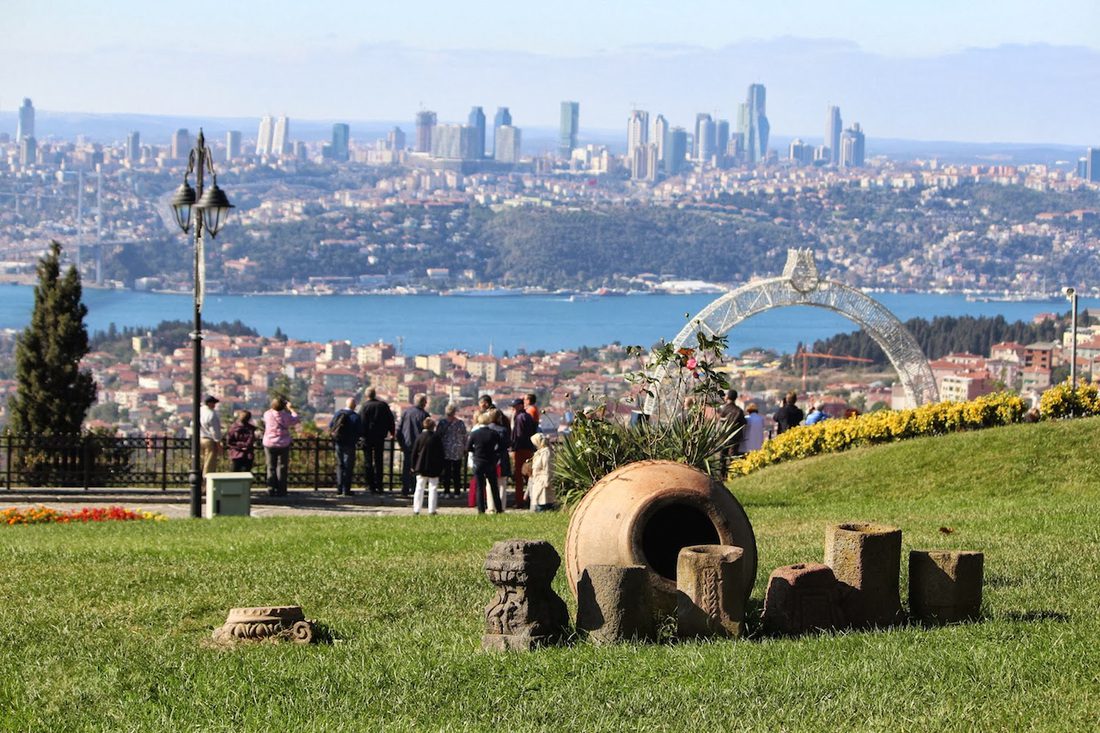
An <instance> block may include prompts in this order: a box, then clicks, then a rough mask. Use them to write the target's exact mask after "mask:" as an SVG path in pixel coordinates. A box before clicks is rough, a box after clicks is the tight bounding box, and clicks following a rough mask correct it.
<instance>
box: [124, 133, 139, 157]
mask: <svg viewBox="0 0 1100 733" xmlns="http://www.w3.org/2000/svg"><path fill="white" fill-rule="evenodd" d="M126 160H127V161H129V162H130V163H137V162H138V161H139V160H141V134H140V133H138V131H137V130H134V131H133V132H131V133H130V134H129V135H127V136H126Z"/></svg>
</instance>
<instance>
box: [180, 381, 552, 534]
mask: <svg viewBox="0 0 1100 733" xmlns="http://www.w3.org/2000/svg"><path fill="white" fill-rule="evenodd" d="M217 404H218V399H217V398H216V397H213V396H211V395H207V396H206V397H205V398H204V400H203V404H202V408H201V410H200V414H199V425H198V429H199V439H200V446H201V450H202V468H203V473H204V474H206V473H210V472H212V471H215V470H217V465H218V461H219V459H220V456H221V454H222V452H223V451H225V452H227V453H228V456H229V459H230V460H231V462H232V469H233V470H234V471H251V470H252V467H253V465H254V461H255V456H254V451H255V436H256V431H257V427H256V426H255V425H254V424H253V423H252V413H251V412H249V411H248V410H241V411H240V412H238V413H237V417H236V420H235V421H234V422H233V424H232V425H231V426H230V427H229V429H228V430H227V431H225V434H224V435H223V431H222V426H221V419H220V418H219V416H218V413H217V410H216V406H217ZM427 408H428V398H427V396H426V395H424V394H418V395H416V396H415V397H414V398H413V401H412V404H411V405H409V406H407V407H406V408H405V409H404V410H402V411H401V417H400V420H397V419H395V417H394V413H393V410H392V409H391V408H390V405H389V404H388V403H387V402H385V401H384V400H382V399H380V398H379V397H378V394H377V392H376V390H375V389H374V388H370V389H368V390H367V392H366V395H365V398H364V400H363V403H362V404H361V405H359V404H358V403H357V401H356V400H355V398H353V397H349V398H348V399H347V400H346V401H345V403H344V406H343V407H342V408H340V409H339V410H337V411H336V412H335V413H334V414H333V416H332V419H331V420H330V421H329V424H328V435H329V437H330V438H331V440H332V444H333V449H334V451H335V454H336V476H335V479H336V493H337V494H338V495H340V496H353V495H354V493H355V492H354V491H353V490H352V482H353V479H354V476H355V468H356V463H357V462H358V461H357V458H358V454H359V452H360V451H362V454H363V462H362V471H363V478H364V484H365V485H366V487H367V490H368V491H369V492H370V493H373V494H382V493H383V491H384V484H383V480H384V466H385V464H384V453H385V444H386V441H387V440H390V439H393V441H394V443H395V449H396V450H400V452H401V493H402V494H403V495H406V496H411V497H412V504H413V513H414V514H420V513H421V511H422V510H423V509H424V507H425V499H426V500H427V513H428V514H435V513H437V511H438V507H439V493H440V490H442V493H443V495H444V496H453V497H458V496H460V495H463V494H465V495H467V497H468V502H469V505H470V506H472V507H476V508H477V510H478V512H486V511H489V512H503V511H504V510H505V508H506V507H507V506H508V503H509V502H508V498H509V495H508V484H509V482H511V485H512V487H513V493H512V496H511V499H512V501H511V506H512V507H513V508H517V509H530V510H532V511H543V510H547V509H552V508H554V507H555V504H556V502H555V497H554V491H553V485H552V480H551V478H552V471H553V459H552V454H551V447H550V441H548V440H547V439H546V436H544V435H543V434H542V432H541V428H540V425H539V423H540V418H541V415H540V412H539V408H538V397H537V395H535V394H534V393H531V394H527V395H525V396H524V397H518V398H516V399H515V400H513V401H512V403H511V409H510V411H509V412H505V411H504V410H502V409H500V408H499V407H497V406H496V405H495V404H494V403H493V399H492V397H491V396H489V395H482V396H481V398H480V399H479V400H478V406H477V410H476V412H475V414H474V421H473V422H474V424H473V425H472V426H471V427H470V428H469V429H467V427H466V423H465V422H463V420H462V419H461V418H460V417H458V414H457V409H456V407H455V405H453V404H450V405H448V406H447V408H446V409H445V410H444V414H443V416H442V417H441V418H439V419H438V420H437V419H435V418H433V417H432V416H431V415H430V414H429V412H428V409H427ZM299 422H300V420H299V417H298V413H297V412H295V411H294V408H293V406H292V405H290V404H289V403H288V402H287V401H286V400H285V399H283V398H276V399H274V400H272V402H271V408H270V409H269V410H267V411H266V412H265V413H264V415H263V439H262V441H261V445H262V446H263V450H264V458H265V462H266V466H267V477H266V478H267V486H268V493H269V495H271V496H276V497H278V496H286V493H287V477H288V472H289V459H290V446H291V442H292V428H293V427H294V426H295V425H297V424H298V423H299ZM464 462H465V463H466V465H467V467H468V468H469V474H470V476H471V477H472V478H471V479H470V481H469V483H468V484H467V483H465V482H464V480H463V475H464V472H463V463H464Z"/></svg>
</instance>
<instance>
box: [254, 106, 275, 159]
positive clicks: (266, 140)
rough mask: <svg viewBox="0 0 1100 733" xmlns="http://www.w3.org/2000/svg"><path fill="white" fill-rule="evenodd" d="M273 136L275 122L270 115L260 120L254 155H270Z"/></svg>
mask: <svg viewBox="0 0 1100 733" xmlns="http://www.w3.org/2000/svg"><path fill="white" fill-rule="evenodd" d="M274 134H275V121H274V120H272V119H271V115H264V116H263V117H262V118H261V119H260V129H259V131H258V132H257V133H256V155H271V143H272V138H273V136H274Z"/></svg>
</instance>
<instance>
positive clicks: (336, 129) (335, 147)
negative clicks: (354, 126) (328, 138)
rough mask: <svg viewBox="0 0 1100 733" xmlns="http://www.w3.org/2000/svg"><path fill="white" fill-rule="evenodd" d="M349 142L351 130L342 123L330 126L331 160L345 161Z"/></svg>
mask: <svg viewBox="0 0 1100 733" xmlns="http://www.w3.org/2000/svg"><path fill="white" fill-rule="evenodd" d="M350 142H351V128H350V127H348V126H347V125H345V124H344V123H342V122H337V123H336V124H335V125H333V126H332V159H333V160H339V161H346V160H347V159H348V145H349V143H350Z"/></svg>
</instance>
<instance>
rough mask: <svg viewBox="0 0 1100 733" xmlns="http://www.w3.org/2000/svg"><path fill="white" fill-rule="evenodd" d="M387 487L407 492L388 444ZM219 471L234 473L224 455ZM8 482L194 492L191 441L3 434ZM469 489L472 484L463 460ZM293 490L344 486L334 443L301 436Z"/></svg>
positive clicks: (0, 443) (358, 476) (260, 471)
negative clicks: (339, 478) (339, 482)
mask: <svg viewBox="0 0 1100 733" xmlns="http://www.w3.org/2000/svg"><path fill="white" fill-rule="evenodd" d="M255 455H256V462H255V464H254V465H253V467H252V475H253V476H254V478H255V482H256V485H260V486H262V485H264V484H265V482H266V473H267V467H266V465H265V462H264V451H263V446H262V445H261V444H260V442H259V441H258V440H257V443H256V450H255ZM382 455H383V472H382V477H383V478H382V483H383V488H384V489H385V490H390V491H392V490H400V489H401V463H402V454H401V450H400V449H399V448H397V447H396V444H395V441H394V440H392V439H388V440H386V442H385V445H384V448H383V454H382ZM218 470H219V471H228V470H230V462H229V459H228V458H227V457H226V456H224V455H223V456H222V457H221V459H220V460H219V465H218ZM0 471H2V475H0V479H2V485H3V487H4V488H5V489H15V488H24V487H34V488H40V487H41V488H49V487H59V488H77V489H94V488H124V487H130V488H148V489H160V490H162V491H168V490H169V489H173V490H175V489H187V488H189V486H190V484H189V483H188V476H189V474H190V471H191V439H190V438H176V437H171V436H167V435H143V436H128V437H116V436H107V435H99V434H94V433H85V434H81V435H48V436H45V435H10V434H9V435H4V436H0ZM462 479H463V485H466V484H467V483H468V482H469V474H468V472H467V469H466V462H465V461H462ZM287 485H288V487H289V488H292V489H313V490H314V491H317V490H320V489H332V488H334V487H335V485H336V452H335V450H334V448H333V443H332V440H331V439H329V438H323V437H301V438H295V439H294V441H293V442H292V443H291V445H290V471H289V475H288V477H287ZM365 487H366V476H365V473H364V461H363V452H362V450H360V451H359V452H358V455H357V457H356V464H355V477H354V481H353V488H354V489H363V488H365Z"/></svg>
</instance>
